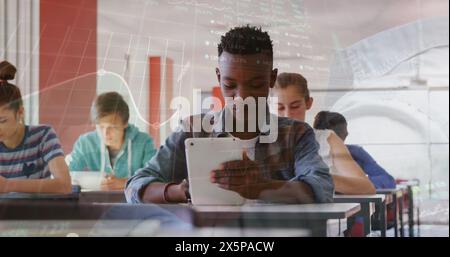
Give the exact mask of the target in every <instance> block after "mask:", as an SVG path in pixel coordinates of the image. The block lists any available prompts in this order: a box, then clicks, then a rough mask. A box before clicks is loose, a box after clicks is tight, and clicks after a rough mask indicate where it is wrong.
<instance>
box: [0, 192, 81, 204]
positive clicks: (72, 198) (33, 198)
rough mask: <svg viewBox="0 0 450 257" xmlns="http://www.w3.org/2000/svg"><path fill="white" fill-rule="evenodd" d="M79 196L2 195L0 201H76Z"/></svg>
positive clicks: (74, 194) (73, 194)
mask: <svg viewBox="0 0 450 257" xmlns="http://www.w3.org/2000/svg"><path fill="white" fill-rule="evenodd" d="M78 199H79V194H78V193H70V194H50V193H48V194H47V193H45V194H35V193H4V194H0V201H1V200H16V201H21V200H26V201H36V200H39V201H41V200H43V201H65V202H67V201H75V202H76V201H78Z"/></svg>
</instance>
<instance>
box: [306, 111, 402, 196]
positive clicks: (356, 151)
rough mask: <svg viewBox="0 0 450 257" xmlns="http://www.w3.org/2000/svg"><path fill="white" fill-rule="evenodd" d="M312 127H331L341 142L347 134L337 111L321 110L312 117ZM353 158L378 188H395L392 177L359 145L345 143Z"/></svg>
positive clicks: (342, 117) (345, 123) (342, 118)
mask: <svg viewBox="0 0 450 257" xmlns="http://www.w3.org/2000/svg"><path fill="white" fill-rule="evenodd" d="M313 126H314V128H315V129H317V130H324V129H331V130H333V131H334V132H335V133H336V135H338V136H339V137H340V138H341V139H342V141H343V142H345V139H346V138H347V136H348V130H347V120H346V119H345V117H344V116H343V115H342V114H340V113H337V112H329V111H321V112H319V113H317V115H316V117H315V118H314V125H313ZM346 146H347V148H348V150H349V151H350V154H351V155H352V157H353V159H354V160H355V161H356V162H357V163H358V164H359V166H360V167H361V168H362V169H363V170H364V172H365V173H366V174H367V175H368V176H369V179H370V181H372V183H373V184H374V185H375V187H376V188H377V189H378V188H379V189H381V188H395V180H394V178H393V177H392V176H391V175H390V174H389V173H388V172H387V171H386V170H385V169H383V167H381V166H380V165H378V163H377V162H376V161H375V160H374V159H373V158H372V156H370V154H369V153H368V152H366V150H364V148H362V147H361V146H359V145H346Z"/></svg>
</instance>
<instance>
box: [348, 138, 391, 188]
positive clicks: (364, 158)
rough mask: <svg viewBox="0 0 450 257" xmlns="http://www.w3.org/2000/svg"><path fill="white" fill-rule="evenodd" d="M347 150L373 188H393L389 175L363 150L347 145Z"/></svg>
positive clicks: (356, 146)
mask: <svg viewBox="0 0 450 257" xmlns="http://www.w3.org/2000/svg"><path fill="white" fill-rule="evenodd" d="M347 148H348V150H349V151H350V154H351V155H352V157H353V159H354V160H355V161H356V162H357V163H358V164H359V166H361V168H362V169H363V170H364V172H365V173H366V174H367V175H369V179H370V181H372V183H373V184H374V186H375V188H377V189H383V188H395V180H394V178H393V177H392V176H391V175H389V173H387V171H386V170H385V169H383V167H381V166H380V165H378V163H377V162H376V161H375V160H374V159H373V158H372V156H370V154H369V153H368V152H366V150H364V148H362V147H361V146H359V145H347Z"/></svg>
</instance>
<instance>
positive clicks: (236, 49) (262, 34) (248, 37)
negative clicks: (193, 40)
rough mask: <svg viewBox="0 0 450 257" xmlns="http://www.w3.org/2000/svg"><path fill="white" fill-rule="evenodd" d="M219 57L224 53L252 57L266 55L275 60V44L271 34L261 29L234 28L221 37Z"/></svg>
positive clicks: (251, 27)
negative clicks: (252, 55)
mask: <svg viewBox="0 0 450 257" xmlns="http://www.w3.org/2000/svg"><path fill="white" fill-rule="evenodd" d="M217 48H218V51H219V56H221V55H222V53H223V52H227V53H230V54H240V55H250V54H259V53H265V54H267V55H268V56H269V57H270V58H273V44H272V40H271V39H270V36H269V34H268V33H267V32H266V31H262V29H261V27H259V28H257V27H254V26H250V25H246V26H241V27H234V28H232V29H231V30H230V31H228V32H227V33H226V34H225V35H224V36H222V37H221V39H220V43H219V45H218V47H217Z"/></svg>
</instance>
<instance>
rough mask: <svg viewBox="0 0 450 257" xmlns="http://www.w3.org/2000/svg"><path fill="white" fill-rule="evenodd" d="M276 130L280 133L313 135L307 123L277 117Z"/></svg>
mask: <svg viewBox="0 0 450 257" xmlns="http://www.w3.org/2000/svg"><path fill="white" fill-rule="evenodd" d="M278 128H279V129H280V131H289V132H291V133H292V132H296V133H299V134H305V133H312V134H313V135H314V130H313V129H312V127H311V126H309V124H308V123H306V122H303V121H298V120H294V119H291V118H287V117H278Z"/></svg>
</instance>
